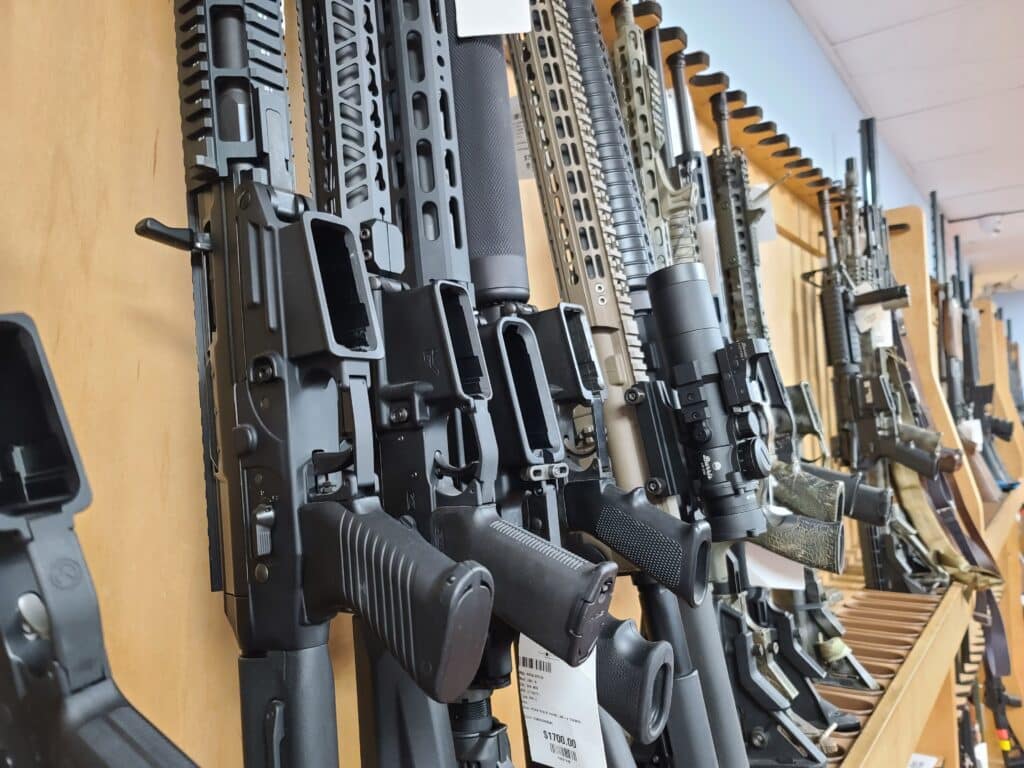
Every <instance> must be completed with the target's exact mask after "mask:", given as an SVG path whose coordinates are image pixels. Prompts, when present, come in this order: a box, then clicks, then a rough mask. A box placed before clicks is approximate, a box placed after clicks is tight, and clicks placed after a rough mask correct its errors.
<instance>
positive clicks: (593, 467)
mask: <svg viewBox="0 0 1024 768" xmlns="http://www.w3.org/2000/svg"><path fill="white" fill-rule="evenodd" d="M531 7H532V10H533V15H532V18H533V24H534V30H533V32H532V33H531V34H528V35H522V36H517V37H515V38H512V39H510V51H511V59H512V64H513V68H514V71H515V75H516V81H517V85H518V89H519V95H520V99H521V101H522V104H523V113H524V114H525V115H527V118H526V120H525V121H524V122H525V124H526V127H527V135H528V138H529V140H530V144H531V149H532V152H533V157H534V159H535V167H536V169H537V173H536V177H537V183H538V186H539V188H540V191H541V201H542V204H543V212H544V216H545V220H546V223H547V231H548V237H549V240H550V242H551V251H552V257H553V261H554V265H555V270H556V274H557V276H558V281H559V287H560V289H561V292H562V297H563V299H566V300H569V301H575V302H578V304H579V305H580V306H578V307H577V308H572V305H563V306H564V307H565V309H566V310H568V311H569V314H568V315H567V316H566V317H567V320H568V322H566V323H562V322H555V321H553V322H551V323H550V324H549V329H551V330H548V331H546V332H541V333H540V334H539V335H540V338H541V340H542V351H543V352H544V353H545V363H546V365H547V367H548V371H549V375H550V376H552V377H553V378H552V383H553V384H555V386H556V390H555V396H556V399H557V400H560V401H563V402H565V403H567V404H568V403H571V402H573V401H574V400H575V401H576V402H577V403H578V404H580V405H583V406H584V408H583V410H584V413H585V416H586V418H584V419H582V421H579V422H577V425H575V426H573V425H570V424H568V423H566V421H567V420H566V419H564V418H563V429H564V432H565V433H566V435H567V437H568V440H567V442H568V443H569V445H570V446H571V447H572V451H571V453H574V454H578V457H577V459H576V461H577V462H578V464H579V465H580V466H579V469H578V470H577V471H574V474H575V475H577V476H578V477H579V479H582V480H587V478H588V476H590V477H593V476H594V475H595V474H596V475H597V477H599V478H601V480H600V481H599V482H600V483H602V484H603V483H607V482H608V480H609V479H610V470H612V469H613V470H614V472H615V475H616V477H618V479H619V480H620V482H622V483H623V484H624V485H625V486H626V487H631V486H635V485H641V484H646V487H647V490H648V491H649V492H653V493H654V495H655V496H656V497H658V498H663V497H664V494H665V492H666V491H665V487H666V485H667V481H670V480H671V479H674V478H676V477H678V476H679V475H677V474H674V473H673V472H670V471H667V470H666V469H665V468H666V467H667V466H668V462H671V461H678V454H672V453H671V452H669V451H668V450H667V448H666V447H667V445H668V442H667V441H665V440H664V439H662V440H660V441H659V440H654V441H650V440H649V441H648V444H646V445H645V441H644V440H643V439H642V437H641V432H642V429H643V428H652V429H654V430H656V429H657V428H658V427H659V426H661V425H662V423H663V422H662V421H660V420H659V419H661V418H663V415H662V414H661V413H659V412H657V411H656V410H655V409H653V406H654V405H656V403H657V400H656V399H655V398H650V399H648V398H646V397H638V396H637V393H639V392H641V391H645V390H643V388H644V387H645V386H647V385H648V383H649V379H648V376H647V370H646V365H645V364H644V361H643V353H642V351H641V350H640V341H639V338H638V336H637V328H636V324H635V319H634V315H633V308H632V305H631V303H630V300H629V293H628V290H629V289H628V286H627V283H626V279H625V275H624V273H623V271H622V260H621V254H620V251H619V245H618V241H617V240H616V238H615V237H614V226H613V223H612V214H611V209H610V207H609V204H608V200H607V196H606V189H605V183H604V176H603V173H602V169H601V166H600V164H599V161H598V158H597V153H596V147H595V139H594V134H593V129H592V124H591V119H590V112H589V108H588V105H587V101H586V94H585V93H584V92H583V90H582V87H581V84H580V79H581V73H580V69H579V63H578V59H577V56H576V45H575V42H574V40H573V36H572V30H571V29H570V27H569V22H568V18H567V11H566V7H565V5H564V4H563V3H562V2H554V1H552V0H533V2H532V4H531ZM584 311H585V314H584ZM540 315H547V316H549V317H552V318H557V314H556V315H551V313H550V312H547V313H540ZM531 322H532V321H531ZM587 326H589V331H588V329H587ZM563 327H564V328H572V329H574V330H573V334H572V335H573V336H574V337H577V338H579V337H583V338H585V337H586V336H587V335H589V334H590V333H592V336H593V344H594V350H595V351H596V353H597V357H596V360H592V361H588V360H581V361H580V362H579V363H577V364H576V365H573V362H574V361H573V360H572V359H569V360H564V359H563V362H562V363H561V365H559V364H558V362H557V360H555V359H554V357H555V356H554V355H549V354H548V353H549V350H551V351H557V349H556V348H555V347H554V346H553V345H549V344H545V343H544V340H545V339H549V338H557V336H558V335H559V334H560V333H563V332H564V331H563V330H562V329H563ZM538 329H539V325H538ZM574 346H577V347H580V346H582V345H574ZM562 357H563V358H565V357H566V356H565V355H564V353H563V354H562ZM574 357H576V359H578V356H574ZM602 374H603V376H602ZM580 375H582V382H583V383H582V385H581V384H580V383H577V382H576V377H577V376H580ZM602 379H603V380H604V381H602ZM605 382H606V383H607V386H606V387H605ZM604 391H606V392H607V395H606V396H605V395H604ZM581 394H582V395H583V397H582V398H581V397H580V396H579V395H581ZM627 396H630V397H631V400H632V402H633V404H627ZM586 399H589V401H590V402H589V403H586V404H584V403H582V400H586ZM601 400H603V401H604V402H603V403H602V402H601ZM602 405H603V408H602ZM563 414H564V415H565V416H568V415H569V414H568V412H567V411H565V410H563ZM645 416H646V419H645ZM664 428H667V429H671V422H670V421H668V422H664ZM648 434H649V433H648ZM651 442H653V445H651V444H650V443H651ZM647 449H650V450H649V451H648V450H647ZM645 453H647V455H648V456H649V457H651V458H652V459H653V461H650V463H649V466H651V467H654V466H659V467H661V469H660V470H656V471H653V472H651V473H650V474H648V473H647V472H645V462H644V457H645ZM587 463H589V468H588V469H587V470H584V471H579V470H583V468H584V467H585V466H586V464H587ZM609 463H610V467H609ZM684 477H685V476H684ZM662 478H664V479H662ZM573 485H575V483H570V486H569V489H570V490H571V489H572V488H573ZM578 487H579V488H581V489H587V488H588V487H589V488H591V489H593V488H595V487H597V486H595V485H594V484H593V480H589V481H588V482H586V483H584V484H582V485H579V486H578ZM591 492H592V491H591ZM633 498H635V499H636V500H637V502H638V503H640V502H641V500H642V498H643V497H642V495H641V492H638V491H634V492H633ZM668 500H672V501H674V496H670V497H669V499H668ZM657 514H658V515H660V516H661V517H660V520H661V522H660V523H659V526H658V527H659V528H663V527H664V526H665V525H666V524H670V525H675V524H676V523H678V522H679V521H678V520H676V519H674V518H672V517H670V516H669V515H666V514H664V513H661V512H658V513H657ZM637 522H640V520H637V521H636V522H632V523H630V524H629V525H624V526H622V527H623V530H624V531H627V532H628V531H632V530H635V526H636V524H637ZM640 524H641V527H643V528H647V527H648V526H647V525H646V524H644V523H640ZM645 538H646V537H645ZM651 544H652V542H648V544H646V545H644V546H643V547H640V548H635V547H628V548H621V546H622V545H621V544H620V545H619V546H620V548H621V549H620V553H619V554H624V555H626V557H627V559H629V558H636V559H637V563H636V564H637V565H638V566H640V570H639V571H638V572H634V574H633V578H634V583H636V585H637V587H638V589H639V593H640V601H641V606H642V609H643V623H644V631H645V634H646V635H647V636H648V637H651V638H659V639H665V640H668V641H670V643H671V645H672V648H673V652H674V654H675V670H676V676H675V679H674V680H673V684H672V700H673V705H672V707H671V710H670V719H669V723H668V726H667V728H666V730H665V733H664V735H663V737H662V738H661V739H659V740H658V742H657V743H656V744H652V745H651V746H649V747H647V746H644V745H639V744H635V745H634V748H635V751H637V750H639V751H641V752H643V753H644V754H646V755H651V756H654V755H656V756H657V759H659V760H662V761H663V762H662V763H661V764H671V765H690V764H696V763H699V762H702V761H703V763H707V762H708V761H709V760H711V759H713V757H712V756H713V755H714V749H713V748H712V746H711V743H710V742H711V731H710V729H709V727H708V722H707V717H706V715H705V713H704V712H703V711H702V709H701V708H700V707H694V706H693V705H692V702H693V701H694V700H697V701H700V700H701V698H702V692H701V680H700V678H699V677H698V675H697V672H696V670H695V669H694V668H693V663H692V662H691V660H690V650H689V641H690V640H691V639H692V634H691V633H690V632H689V631H685V632H684V628H683V624H682V621H681V617H680V605H681V603H678V602H677V601H676V600H674V599H672V595H671V594H669V592H668V591H667V589H666V588H665V587H663V586H661V585H660V584H659V583H658V581H655V578H656V579H658V580H660V581H661V583H663V584H664V585H665V586H666V587H668V588H669V589H672V590H673V591H674V592H676V593H677V594H679V595H682V596H684V597H686V595H685V593H683V592H681V591H680V590H679V589H678V588H677V587H676V586H675V585H674V583H675V581H676V579H675V578H674V577H673V578H671V579H666V574H665V571H664V569H663V568H662V567H657V564H656V563H652V562H651V561H650V558H649V557H645V558H642V559H641V557H640V556H642V555H644V554H645V553H644V552H641V551H640V550H641V549H643V550H647V552H646V555H648V556H649V555H653V554H655V553H656V552H659V551H662V550H663V547H652V546H650V545H651ZM701 557H702V559H704V560H705V561H706V554H702V555H701ZM676 560H677V558H675V557H672V558H669V559H667V560H665V563H672V562H675V561H676ZM671 570H674V566H673V568H672V569H671ZM652 575H653V576H654V577H655V578H652ZM709 608H710V602H709V603H708V604H707V606H706V607H701V608H698V609H694V608H692V607H691V606H690V605H689V604H686V605H685V607H684V611H685V612H686V615H687V618H688V619H689V620H690V622H689V623H690V624H692V623H693V619H694V617H701V618H699V619H698V620H705V621H707V620H708V619H710V628H711V629H712V630H713V629H714V626H713V622H714V618H713V615H711V616H708V613H707V611H708V609H709ZM713 634H714V636H715V639H714V640H712V641H710V642H709V643H708V645H709V647H711V648H714V647H715V645H718V641H717V632H715V633H713ZM719 647H720V646H719ZM718 653H719V658H720V653H721V652H720V651H719V652H718ZM719 663H721V661H720V662H719ZM721 673H722V676H723V677H724V676H725V670H724V667H722V668H721ZM726 682H727V678H726ZM728 700H729V702H727V704H726V706H727V707H729V708H731V709H733V711H734V707H733V705H732V704H731V696H729V697H728ZM727 711H728V710H727ZM720 738H721V739H722V740H723V741H725V742H726V744H727V745H728V744H729V743H738V739H737V737H736V734H735V732H733V733H732V734H728V733H726V734H722V735H721V736H720ZM730 739H731V741H730ZM730 754H734V751H733V752H729V751H726V752H725V753H724V757H725V758H728V757H729V755H730ZM739 754H740V756H742V750H740V753H739ZM669 761H671V762H669ZM641 762H643V758H642V757H641ZM645 764H646V763H645Z"/></svg>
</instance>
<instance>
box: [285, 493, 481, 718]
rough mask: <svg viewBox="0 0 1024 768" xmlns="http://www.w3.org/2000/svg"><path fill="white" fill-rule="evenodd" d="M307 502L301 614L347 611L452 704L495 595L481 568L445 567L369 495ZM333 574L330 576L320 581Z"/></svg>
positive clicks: (470, 671) (473, 661)
mask: <svg viewBox="0 0 1024 768" xmlns="http://www.w3.org/2000/svg"><path fill="white" fill-rule="evenodd" d="M350 504H351V508H349V507H346V506H342V505H341V504H338V503H336V502H315V503H312V504H308V505H306V506H304V507H303V508H301V509H300V510H299V516H300V518H301V520H302V523H303V542H304V543H305V546H306V556H305V558H304V580H305V583H306V587H305V594H306V598H307V603H306V604H307V610H308V611H309V612H310V613H311V614H312V615H313V617H314V618H318V616H317V614H319V613H323V614H324V615H332V614H333V612H334V611H337V610H339V609H340V610H354V611H355V612H356V613H358V614H359V616H360V617H361V618H362V619H363V621H364V622H365V623H366V624H367V626H369V627H370V629H371V630H372V631H373V632H374V633H375V634H376V635H377V637H378V638H379V639H380V640H381V642H383V643H384V645H385V646H386V647H387V648H388V650H389V651H390V652H391V653H392V654H393V655H394V657H395V658H396V659H397V660H398V662H399V664H401V665H402V667H403V668H404V669H405V670H406V671H407V672H408V673H409V675H410V676H411V677H412V678H413V680H415V681H416V683H417V685H419V686H420V687H421V688H422V689H423V690H424V691H425V692H426V693H427V694H428V695H429V696H431V697H432V698H434V699H437V700H438V701H443V702H450V701H453V700H455V699H456V698H457V697H458V696H459V695H460V694H462V692H463V691H464V690H465V689H466V688H467V687H468V686H469V684H470V682H471V681H472V679H473V675H474V674H475V673H476V670H477V667H478V665H479V663H480V658H481V655H482V654H483V647H484V642H485V639H486V636H487V628H488V625H489V623H490V618H491V605H492V602H493V599H494V583H493V580H492V579H491V575H490V574H489V573H488V572H487V569H486V568H484V567H483V566H481V565H479V564H477V563H475V562H453V561H452V560H451V559H450V558H449V557H448V556H446V555H445V554H443V553H442V552H440V551H438V549H436V548H435V547H433V546H432V545H431V544H429V543H428V542H427V541H426V540H425V539H423V537H422V536H420V534H419V533H418V531H416V529H415V528H411V527H409V526H406V525H403V524H402V523H401V522H399V521H398V520H396V519H395V518H393V517H391V516H390V515H388V514H387V513H386V512H384V510H383V509H382V508H381V507H380V506H379V504H378V503H377V500H376V498H374V497H371V498H368V499H358V500H356V501H354V502H350ZM332 571H333V572H335V573H337V574H338V578H337V579H336V580H333V579H330V578H328V577H327V575H328V574H329V573H331V572H332Z"/></svg>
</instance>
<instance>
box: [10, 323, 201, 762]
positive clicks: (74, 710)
mask: <svg viewBox="0 0 1024 768" xmlns="http://www.w3.org/2000/svg"><path fill="white" fill-rule="evenodd" d="M0 367H2V369H3V376H2V377H0V573H2V578H0V585H2V589H0V604H2V605H3V616H4V622H3V629H2V630H0V636H2V639H3V644H4V649H5V653H4V654H3V664H0V707H2V709H3V712H4V717H3V718H2V721H0V753H2V754H3V756H4V760H5V762H6V764H7V765H11V766H19V767H20V766H40V768H42V766H51V765H60V766H68V768H113V767H114V766H132V767H133V768H134V767H136V766H137V767H138V768H143V766H151V767H152V768H185V767H186V766H191V765H194V763H193V762H192V761H191V760H189V759H188V758H187V757H185V755H184V754H182V753H181V752H180V751H179V750H178V748H177V747H175V746H174V745H173V744H172V743H171V742H170V740H168V739H167V737H166V736H164V735H163V734H162V733H161V732H160V731H159V730H158V729H157V728H156V726H154V725H153V724H152V723H151V722H150V721H149V720H147V719H146V718H145V717H144V716H143V715H142V714H141V713H140V712H139V711H138V710H137V709H135V707H133V706H132V705H131V703H130V702H129V701H128V700H127V699H125V697H124V695H123V694H122V693H121V691H120V690H119V689H118V687H117V684H116V683H115V682H114V678H113V677H112V676H111V673H110V664H109V662H108V661H107V654H106V649H105V648H104V646H103V630H102V628H101V626H100V614H99V606H98V604H97V602H96V591H95V589H94V588H93V583H92V578H91V576H90V575H89V568H88V566H87V565H86V563H85V556H84V554H83V553H82V549H81V546H80V545H79V542H78V537H77V536H76V535H75V531H74V523H73V521H74V516H75V515H76V514H77V513H79V512H81V511H82V510H84V509H85V508H86V507H88V506H89V503H90V502H91V501H92V492H91V491H90V489H89V483H88V481H87V479H86V477H85V470H84V469H83V467H82V462H81V459H80V458H79V455H78V449H77V448H76V447H75V441H74V438H73V437H72V435H71V429H70V427H69V426H68V421H67V417H66V416H65V415H64V408H63V406H62V405H61V402H60V396H59V394H58V392H57V386H56V384H55V382H54V380H53V374H52V372H51V371H50V366H49V364H48V363H47V360H46V355H45V354H44V352H43V347H42V343H41V342H40V340H39V334H38V332H37V331H36V327H35V324H34V323H33V322H32V320H31V319H29V318H28V317H27V316H25V315H0Z"/></svg>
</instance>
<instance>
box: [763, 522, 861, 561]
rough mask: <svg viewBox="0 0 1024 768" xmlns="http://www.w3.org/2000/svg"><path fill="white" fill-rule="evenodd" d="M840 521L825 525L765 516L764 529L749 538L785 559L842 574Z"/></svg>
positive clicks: (843, 540)
mask: <svg viewBox="0 0 1024 768" xmlns="http://www.w3.org/2000/svg"><path fill="white" fill-rule="evenodd" d="M844 530H845V529H844V528H843V523H842V521H839V522H835V523H826V522H823V521H821V520H815V519H814V518H813V517H804V516H803V515H794V514H784V515H776V514H773V513H771V512H770V513H769V525H768V530H767V531H765V532H764V533H762V534H761V535H760V536H755V537H754V538H752V539H751V541H753V542H754V543H756V544H760V545H761V546H762V547H764V548H765V549H767V550H769V551H771V552H774V553H775V554H777V555H782V556H783V557H785V558H788V559H789V560H793V561H795V562H797V563H801V564H803V565H806V566H807V567H808V568H819V569H821V570H825V571H829V572H831V573H842V572H843V568H844V567H845V564H846V552H845V543H844V542H845V535H844Z"/></svg>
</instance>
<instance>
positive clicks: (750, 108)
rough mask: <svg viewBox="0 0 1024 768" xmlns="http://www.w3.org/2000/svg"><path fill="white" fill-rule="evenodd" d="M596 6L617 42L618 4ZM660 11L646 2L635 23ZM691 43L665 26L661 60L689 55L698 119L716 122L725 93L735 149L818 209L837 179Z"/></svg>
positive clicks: (608, 37) (648, 22)
mask: <svg viewBox="0 0 1024 768" xmlns="http://www.w3.org/2000/svg"><path fill="white" fill-rule="evenodd" d="M595 4H596V6H597V9H598V14H599V17H600V20H601V29H602V32H603V33H604V37H605V41H606V42H607V43H608V44H609V45H612V44H613V42H614V39H615V18H614V15H613V14H612V8H613V7H614V6H615V4H616V0H596V3H595ZM644 11H646V13H645V12H644ZM660 11H661V8H660V6H659V4H658V3H656V2H648V3H642V4H639V5H637V6H635V9H634V12H635V16H636V21H637V23H638V24H639V25H640V26H641V27H643V28H648V27H650V26H653V25H654V24H656V23H657V21H658V18H657V14H658V13H660ZM687 42H688V41H687V37H686V32H685V30H683V29H680V28H678V27H676V28H665V27H663V28H662V36H661V54H662V61H663V62H665V61H666V60H667V58H668V57H669V56H672V55H674V54H677V53H682V54H683V55H684V56H685V57H686V59H685V60H686V74H687V79H688V81H689V86H690V97H691V99H692V100H693V107H694V111H695V112H696V114H697V120H698V121H699V122H701V123H703V124H704V125H705V126H711V125H713V124H714V123H713V120H712V117H711V97H712V96H713V95H715V94H716V93H721V92H722V91H725V92H726V97H727V99H728V103H729V105H730V106H731V111H730V118H729V135H730V139H731V141H732V143H733V146H736V147H739V148H741V149H743V151H744V152H745V153H746V155H747V157H748V158H749V159H750V161H751V162H752V163H753V164H755V165H757V166H758V167H759V168H760V169H761V170H763V171H764V172H765V173H766V174H767V175H768V176H769V177H771V178H772V179H775V180H777V181H778V183H780V184H782V185H783V186H785V187H786V188H787V189H789V190H790V191H792V192H793V193H794V194H795V195H796V196H797V197H798V198H800V199H801V200H803V201H804V202H806V203H807V204H808V205H810V206H811V207H812V208H813V207H815V206H816V205H817V202H816V201H817V194H818V190H819V189H822V188H823V187H828V186H829V185H831V183H832V179H830V178H828V177H827V176H825V175H824V172H823V171H822V170H821V168H820V167H818V166H817V165H816V164H815V161H814V160H813V159H812V158H810V157H805V156H804V154H803V150H801V149H800V147H799V146H796V145H794V144H793V143H792V140H791V139H790V137H789V135H788V134H786V133H783V132H782V131H781V130H780V129H779V126H778V125H777V124H776V123H775V122H773V121H771V120H768V119H766V118H765V116H764V110H763V109H762V108H761V107H759V106H756V105H753V104H748V103H747V94H746V92H744V91H742V90H740V89H737V88H735V87H732V88H731V87H730V86H731V82H730V80H729V75H728V74H726V73H725V72H714V71H711V57H710V55H709V54H708V53H706V52H704V51H688V50H687ZM664 79H665V83H666V84H668V83H671V82H672V80H671V73H670V72H669V70H668V68H667V64H666V68H665V76H664ZM805 245H807V246H809V247H810V248H811V249H812V250H815V251H818V255H820V256H824V252H821V251H819V246H818V244H817V242H807V243H805Z"/></svg>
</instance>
